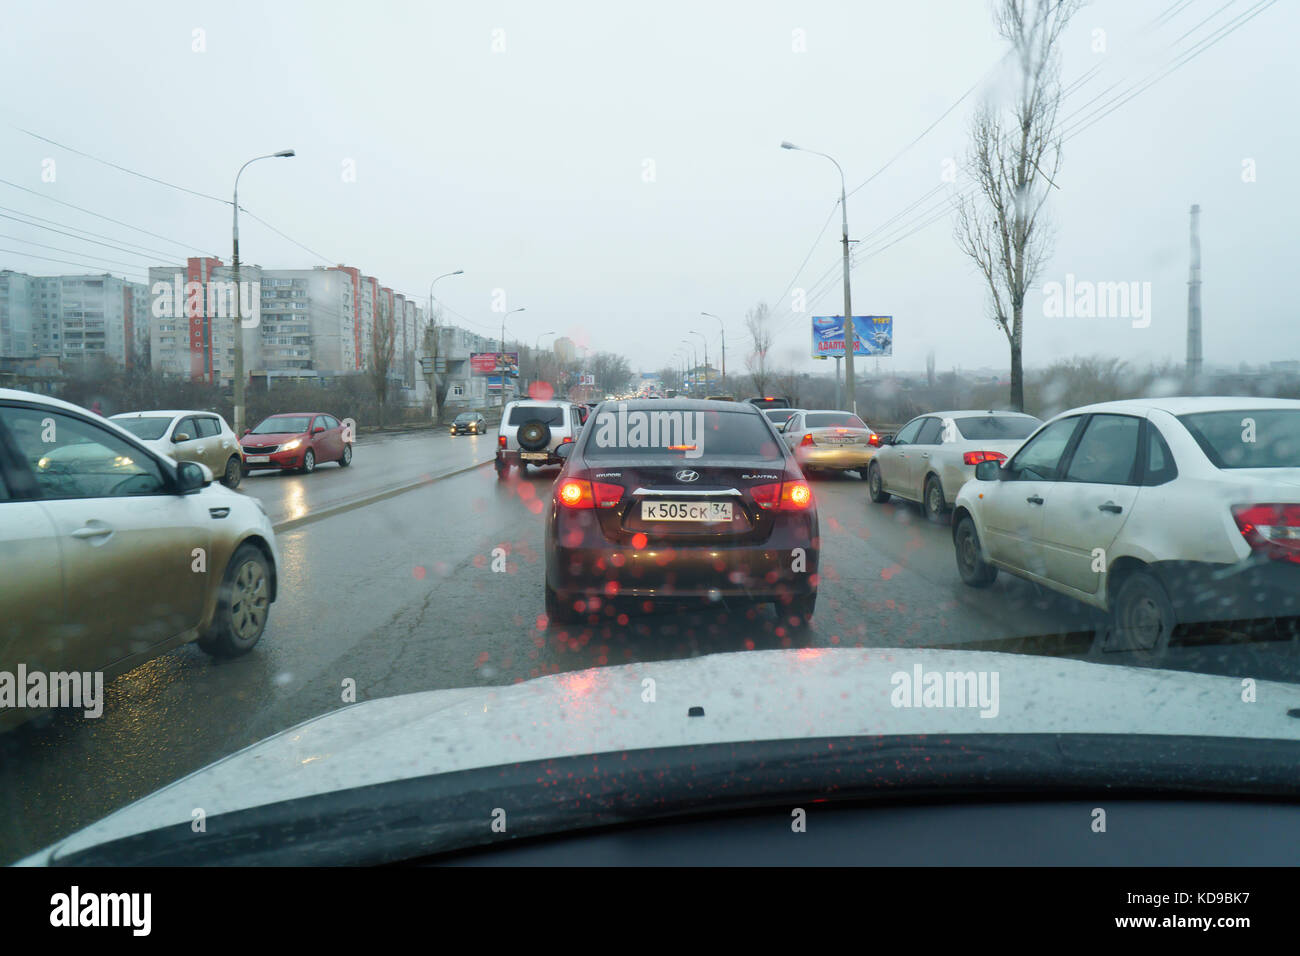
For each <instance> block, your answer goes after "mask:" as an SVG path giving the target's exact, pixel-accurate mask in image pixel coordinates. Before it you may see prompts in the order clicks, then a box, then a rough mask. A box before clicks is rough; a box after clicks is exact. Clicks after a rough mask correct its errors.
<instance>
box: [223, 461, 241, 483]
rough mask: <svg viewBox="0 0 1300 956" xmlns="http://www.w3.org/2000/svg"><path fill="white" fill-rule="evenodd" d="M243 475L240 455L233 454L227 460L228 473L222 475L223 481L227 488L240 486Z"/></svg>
mask: <svg viewBox="0 0 1300 956" xmlns="http://www.w3.org/2000/svg"><path fill="white" fill-rule="evenodd" d="M243 477H244V468H243V463H242V462H241V461H240V460H239V456H238V455H231V456H230V458H229V459H227V460H226V473H225V474H224V475H222V476H221V483H222V484H223V485H225V486H226V487H227V488H238V487H239V482H240V479H242V478H243Z"/></svg>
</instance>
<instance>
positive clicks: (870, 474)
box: [867, 461, 889, 505]
mask: <svg viewBox="0 0 1300 956" xmlns="http://www.w3.org/2000/svg"><path fill="white" fill-rule="evenodd" d="M867 493H868V494H869V495H870V496H871V500H872V501H874V502H875V503H876V504H878V505H883V504H884V503H885V502H886V501H888V500H889V495H888V493H887V492H886V491H885V482H884V479H882V478H881V477H880V466H879V465H877V464H876V463H875V462H874V461H873V462H872V463H871V464H870V465H868V466H867Z"/></svg>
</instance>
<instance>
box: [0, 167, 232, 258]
mask: <svg viewBox="0 0 1300 956" xmlns="http://www.w3.org/2000/svg"><path fill="white" fill-rule="evenodd" d="M0 185H5V186H11V187H12V188H14V189H20V190H22V191H23V192H25V193H31V194H32V195H33V196H39V197H40V198H41V199H44V200H46V201H47V202H52V203H58V204H59V205H60V206H67V207H68V208H70V209H75V210H77V211H78V212H83V213H85V214H86V215H88V216H94V217H95V218H96V219H103V220H104V221H105V222H111V223H113V224H114V225H117V226H125V227H126V228H127V229H131V230H134V231H135V232H140V233H143V234H144V235H146V236H152V237H153V238H155V239H162V240H163V241H164V242H170V243H172V244H173V245H177V246H180V247H181V248H183V249H186V250H188V251H190V252H199V254H200V255H205V256H212V253H210V252H202V251H201V250H199V249H198V247H197V246H195V245H194V244H193V243H189V242H181V241H180V240H179V239H172V238H171V237H170V236H164V235H161V234H160V233H156V232H150V231H149V230H148V229H142V228H141V227H139V226H133V225H131V224H130V223H129V222H123V221H122V220H120V219H114V218H113V217H112V216H105V215H104V214H103V213H98V212H95V211H93V210H91V209H87V208H86V207H84V206H78V205H77V204H76V203H70V202H65V201H64V200H62V199H55V198H54V197H53V196H47V195H46V194H45V193H42V192H38V191H37V190H35V189H28V188H27V187H26V186H19V185H18V184H17V183H11V182H10V181H9V180H7V179H0ZM213 258H215V256H214V257H213Z"/></svg>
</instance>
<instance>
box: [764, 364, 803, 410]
mask: <svg viewBox="0 0 1300 956" xmlns="http://www.w3.org/2000/svg"><path fill="white" fill-rule="evenodd" d="M775 382H776V387H777V390H778V391H779V392H780V393H781V395H782V396H783V397H785V398H788V399H790V404H791V406H792V407H794V408H801V407H802V406H801V405H800V404H799V389H800V386H801V385H802V384H803V373H801V372H799V371H798V370H796V369H793V368H786V369H785V370H784V371H781V372H778V373H776V375H775ZM759 394H760V395H761V394H763V393H762V392H759Z"/></svg>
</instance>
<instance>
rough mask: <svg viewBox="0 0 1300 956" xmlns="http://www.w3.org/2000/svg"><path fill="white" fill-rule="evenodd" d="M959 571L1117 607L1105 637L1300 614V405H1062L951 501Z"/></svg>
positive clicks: (1139, 645) (1114, 645) (1125, 643)
mask: <svg viewBox="0 0 1300 956" xmlns="http://www.w3.org/2000/svg"><path fill="white" fill-rule="evenodd" d="M952 524H953V543H954V545H955V547H956V552H957V568H958V571H959V572H960V574H961V577H962V580H963V581H965V583H966V584H968V585H970V586H972V587H988V586H989V585H990V584H992V583H993V580H994V578H996V577H997V573H998V571H999V570H1004V571H1009V572H1010V573H1012V574H1015V575H1017V576H1018V577H1022V578H1026V579H1028V580H1031V581H1035V582H1037V583H1039V584H1042V585H1044V586H1045V587H1048V588H1051V589H1052V590H1054V591H1059V592H1060V593H1062V594H1066V595H1068V596H1070V597H1073V598H1076V599H1078V600H1080V601H1083V602H1085V603H1087V604H1090V605H1092V606H1093V607H1096V608H1099V609H1101V610H1103V611H1107V612H1108V613H1109V621H1108V624H1107V626H1105V627H1104V628H1102V629H1101V632H1100V639H1099V641H1098V645H1097V649H1098V650H1106V651H1113V650H1119V651H1128V652H1132V653H1134V654H1135V655H1136V656H1137V657H1139V658H1145V659H1147V660H1150V661H1155V660H1159V659H1160V658H1161V657H1163V656H1164V652H1165V649H1166V648H1167V646H1168V644H1169V639H1170V635H1171V633H1172V632H1173V630H1174V628H1175V627H1176V626H1177V625H1178V624H1179V623H1181V622H1194V621H1196V622H1199V621H1214V620H1220V621H1227V620H1244V619H1250V618H1277V617H1294V616H1297V615H1300V401H1293V400H1287V399H1270V398H1165V399H1141V400H1134V401H1122V402H1103V403H1101V404H1098V405H1089V406H1087V407H1084V408H1076V409H1073V410H1071V411H1068V412H1064V413H1062V414H1061V415H1058V416H1057V417H1056V418H1053V419H1052V420H1051V421H1049V422H1047V423H1046V424H1045V425H1043V426H1042V427H1041V428H1039V429H1038V430H1037V431H1036V432H1034V434H1033V435H1031V436H1030V437H1029V438H1028V439H1027V440H1026V441H1025V442H1024V444H1022V445H1021V446H1020V447H1019V449H1017V450H1016V452H1015V454H1014V455H1012V456H1011V459H1010V460H1009V461H1007V462H1006V463H1005V464H1001V465H1000V464H999V463H998V462H996V461H985V462H982V463H980V464H978V465H976V466H975V477H974V479H972V480H971V481H968V482H967V483H966V484H965V485H963V486H962V489H961V491H960V492H959V493H958V495H957V502H956V504H955V506H954V508H953V523H952Z"/></svg>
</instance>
